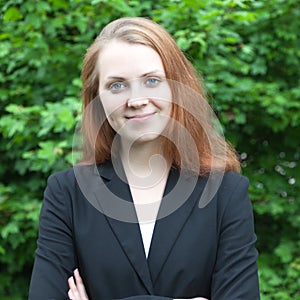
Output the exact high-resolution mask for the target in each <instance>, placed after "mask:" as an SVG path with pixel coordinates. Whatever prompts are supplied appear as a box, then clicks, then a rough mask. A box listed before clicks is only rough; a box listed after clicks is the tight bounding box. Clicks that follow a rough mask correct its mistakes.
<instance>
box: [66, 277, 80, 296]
mask: <svg viewBox="0 0 300 300" xmlns="http://www.w3.org/2000/svg"><path fill="white" fill-rule="evenodd" d="M68 284H69V287H70V290H71V293H72V300H81V297H80V295H79V292H78V289H77V286H76V284H75V281H74V278H73V276H72V277H70V278H69V279H68Z"/></svg>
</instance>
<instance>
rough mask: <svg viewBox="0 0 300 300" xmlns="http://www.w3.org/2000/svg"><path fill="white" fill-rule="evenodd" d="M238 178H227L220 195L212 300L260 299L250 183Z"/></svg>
mask: <svg viewBox="0 0 300 300" xmlns="http://www.w3.org/2000/svg"><path fill="white" fill-rule="evenodd" d="M238 176H239V178H238V180H236V179H237V178H232V179H231V180H229V179H225V184H224V186H223V188H221V190H220V193H219V197H220V199H219V201H220V203H221V204H220V206H221V207H222V209H220V210H219V211H220V214H221V215H220V216H219V220H220V222H219V244H218V252H217V260H216V264H215V268H214V273H213V277H212V294H211V296H212V297H211V299H212V300H223V299H224V300H225V299H226V300H227V299H230V300H235V299H243V300H257V299H260V296H259V284H258V274H257V264H256V260H257V257H258V252H257V250H256V248H255V242H256V235H255V233H254V221H253V211H252V205H251V202H250V200H249V197H248V186H249V181H248V179H247V178H246V177H243V176H240V175H238ZM233 177H235V176H233ZM233 182H238V183H237V184H233Z"/></svg>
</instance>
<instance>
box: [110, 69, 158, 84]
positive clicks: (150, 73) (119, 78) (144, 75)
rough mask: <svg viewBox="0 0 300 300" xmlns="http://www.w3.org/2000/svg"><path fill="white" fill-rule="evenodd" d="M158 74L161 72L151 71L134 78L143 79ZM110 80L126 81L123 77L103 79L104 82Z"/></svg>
mask: <svg viewBox="0 0 300 300" xmlns="http://www.w3.org/2000/svg"><path fill="white" fill-rule="evenodd" d="M158 73H162V70H152V71H149V72H147V73H144V74H142V75H140V76H139V77H136V78H143V77H147V76H149V75H152V74H158ZM110 80H127V79H126V78H125V77H121V76H113V75H111V76H108V77H107V78H105V81H106V82H107V81H110Z"/></svg>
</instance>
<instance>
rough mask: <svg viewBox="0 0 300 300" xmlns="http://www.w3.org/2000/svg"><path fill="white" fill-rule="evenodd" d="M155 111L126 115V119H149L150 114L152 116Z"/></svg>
mask: <svg viewBox="0 0 300 300" xmlns="http://www.w3.org/2000/svg"><path fill="white" fill-rule="evenodd" d="M155 114H156V113H155V112H153V113H148V114H137V115H133V116H129V117H126V118H127V119H128V120H132V121H145V120H148V119H150V118H151V117H152V116H154V115H155Z"/></svg>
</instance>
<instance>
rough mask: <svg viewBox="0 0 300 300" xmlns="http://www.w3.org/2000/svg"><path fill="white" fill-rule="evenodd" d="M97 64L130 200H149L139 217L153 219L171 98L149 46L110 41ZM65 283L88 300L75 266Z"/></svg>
mask: <svg viewBox="0 0 300 300" xmlns="http://www.w3.org/2000/svg"><path fill="white" fill-rule="evenodd" d="M97 66H98V68H99V70H101V72H100V80H99V95H100V99H101V102H102V105H103V108H104V111H105V113H106V117H107V119H108V121H109V123H110V125H111V126H112V128H113V129H114V130H115V131H116V132H117V133H118V134H119V136H120V137H121V139H120V140H121V149H120V156H121V160H122V163H123V167H124V170H125V173H126V176H127V180H128V183H129V186H130V189H131V193H132V197H133V201H134V203H135V204H143V203H141V202H140V199H143V201H146V203H149V202H151V201H152V202H153V203H154V205H153V211H150V212H149V211H147V216H146V214H143V211H142V209H139V207H142V206H139V205H137V206H136V210H137V215H138V218H139V221H140V222H143V221H148V220H149V218H150V220H155V218H156V214H157V210H158V207H159V203H160V200H161V197H162V194H163V191H164V188H165V184H166V180H167V177H168V171H169V168H170V166H168V165H167V164H164V161H162V159H161V158H162V156H159V155H160V154H161V149H160V145H161V141H160V137H161V134H162V133H163V131H164V129H165V128H166V126H167V124H168V121H169V116H170V112H171V102H172V100H171V98H172V97H171V91H170V88H169V85H168V83H167V80H166V78H165V77H166V75H165V70H164V67H163V64H162V61H161V58H160V56H159V55H158V53H157V52H156V51H154V50H153V49H152V48H150V47H147V46H144V45H139V44H129V43H125V42H122V41H117V40H113V41H111V42H109V43H108V44H107V45H106V46H105V47H104V49H103V50H102V52H101V55H100V56H99V59H98V65H97ZM162 166H164V167H162ZM152 202H151V203H152ZM68 284H69V288H70V289H69V291H68V296H69V298H70V299H72V300H88V297H87V294H86V291H85V287H84V285H83V281H82V278H81V277H80V274H79V271H78V269H76V270H75V271H74V276H71V277H70V278H69V279H68ZM193 299H198V300H207V299H206V298H201V297H200V298H193ZM178 300H180V299H178Z"/></svg>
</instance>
